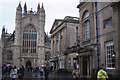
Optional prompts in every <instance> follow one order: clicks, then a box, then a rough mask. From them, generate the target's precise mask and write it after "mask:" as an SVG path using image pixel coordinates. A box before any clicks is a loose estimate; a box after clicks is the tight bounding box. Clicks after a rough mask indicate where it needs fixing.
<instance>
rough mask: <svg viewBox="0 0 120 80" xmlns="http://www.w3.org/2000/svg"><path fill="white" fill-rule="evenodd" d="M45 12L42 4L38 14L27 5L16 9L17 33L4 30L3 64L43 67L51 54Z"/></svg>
mask: <svg viewBox="0 0 120 80" xmlns="http://www.w3.org/2000/svg"><path fill="white" fill-rule="evenodd" d="M44 27H45V10H44V7H43V4H42V6H41V7H40V4H38V6H37V12H35V11H32V9H31V10H27V5H26V3H25V4H24V7H23V8H22V7H21V3H19V5H18V7H17V8H16V17H15V31H14V32H13V33H12V34H10V33H7V31H6V29H5V27H3V29H2V35H1V44H2V64H11V65H16V66H20V65H24V66H25V67H27V66H33V67H35V66H41V65H43V64H45V63H46V61H45V56H46V55H49V54H50V37H49V36H48V35H47V34H46V33H45V30H44Z"/></svg>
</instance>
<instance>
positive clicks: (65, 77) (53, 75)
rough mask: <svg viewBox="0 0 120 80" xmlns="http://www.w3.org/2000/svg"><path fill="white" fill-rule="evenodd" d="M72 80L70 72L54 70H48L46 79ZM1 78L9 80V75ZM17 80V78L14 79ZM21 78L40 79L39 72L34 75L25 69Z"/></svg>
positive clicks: (25, 79)
mask: <svg viewBox="0 0 120 80" xmlns="http://www.w3.org/2000/svg"><path fill="white" fill-rule="evenodd" d="M68 79H69V80H73V78H72V74H57V73H55V72H50V73H49V75H48V79H47V80H68ZM2 80H11V79H10V78H9V77H8V78H5V79H2ZM16 80H18V79H16ZM23 80H40V73H38V74H37V75H36V73H33V72H31V71H25V75H24V79H23Z"/></svg>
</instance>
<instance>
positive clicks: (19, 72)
mask: <svg viewBox="0 0 120 80" xmlns="http://www.w3.org/2000/svg"><path fill="white" fill-rule="evenodd" d="M23 78H24V66H21V67H20V68H19V70H18V79H19V80H23Z"/></svg>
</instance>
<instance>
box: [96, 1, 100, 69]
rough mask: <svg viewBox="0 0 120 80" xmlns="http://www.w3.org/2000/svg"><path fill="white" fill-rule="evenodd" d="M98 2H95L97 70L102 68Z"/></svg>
mask: <svg viewBox="0 0 120 80" xmlns="http://www.w3.org/2000/svg"><path fill="white" fill-rule="evenodd" d="M97 11H98V9H97V2H95V21H96V42H97V63H98V65H97V68H98V69H99V66H100V61H99V60H100V49H99V48H100V43H99V28H98V13H97Z"/></svg>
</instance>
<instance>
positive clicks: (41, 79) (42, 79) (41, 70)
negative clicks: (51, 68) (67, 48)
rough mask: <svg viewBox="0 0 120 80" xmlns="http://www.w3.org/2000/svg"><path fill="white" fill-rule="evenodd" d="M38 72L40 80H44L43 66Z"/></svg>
mask: <svg viewBox="0 0 120 80" xmlns="http://www.w3.org/2000/svg"><path fill="white" fill-rule="evenodd" d="M39 72H40V80H44V79H45V70H44V65H42V66H41V68H40V70H39Z"/></svg>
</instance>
